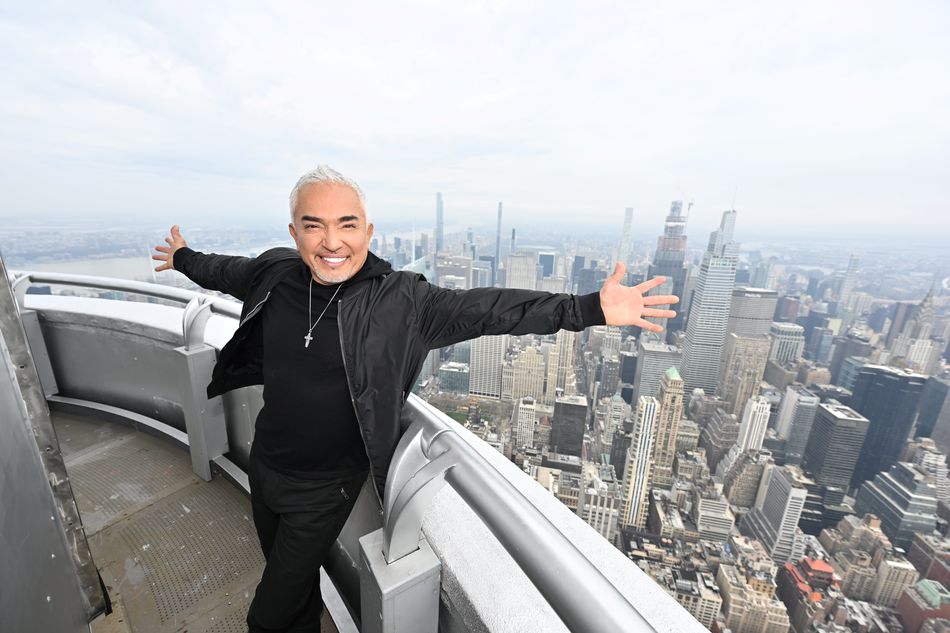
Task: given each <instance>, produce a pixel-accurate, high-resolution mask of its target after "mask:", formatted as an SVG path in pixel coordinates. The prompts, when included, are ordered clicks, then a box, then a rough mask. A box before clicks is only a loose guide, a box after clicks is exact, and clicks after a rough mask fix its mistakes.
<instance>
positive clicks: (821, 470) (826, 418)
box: [802, 400, 870, 490]
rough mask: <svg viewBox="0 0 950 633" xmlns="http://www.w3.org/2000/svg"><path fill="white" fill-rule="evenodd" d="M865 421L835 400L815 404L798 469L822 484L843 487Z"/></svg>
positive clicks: (862, 437)
mask: <svg viewBox="0 0 950 633" xmlns="http://www.w3.org/2000/svg"><path fill="white" fill-rule="evenodd" d="M869 424H870V423H869V422H868V419H867V418H865V417H864V416H863V415H861V414H860V413H858V412H857V411H855V410H853V409H851V408H850V407H846V406H844V405H843V404H841V403H839V402H837V401H835V400H830V401H828V402H825V403H822V404H819V405H818V410H817V412H816V414H815V420H814V422H813V423H812V427H811V435H810V436H809V438H808V443H807V444H806V446H805V452H804V454H803V455H802V470H804V471H806V472H808V473H810V474H811V475H812V476H813V477H814V478H815V481H816V482H817V483H819V484H821V485H823V486H833V487H836V488H841V489H843V490H847V489H848V486H849V484H850V482H851V478H852V474H853V473H854V470H855V465H856V464H857V462H858V456H859V455H860V454H861V446H862V445H863V444H864V443H865V435H866V434H867V430H868V425H869Z"/></svg>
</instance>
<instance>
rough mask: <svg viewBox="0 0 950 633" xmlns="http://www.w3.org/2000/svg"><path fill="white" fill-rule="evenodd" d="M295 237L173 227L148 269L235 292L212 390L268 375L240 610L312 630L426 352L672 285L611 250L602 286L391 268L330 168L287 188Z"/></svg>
mask: <svg viewBox="0 0 950 633" xmlns="http://www.w3.org/2000/svg"><path fill="white" fill-rule="evenodd" d="M290 210H291V223H290V226H289V228H290V235H291V237H293V239H294V242H295V244H296V246H297V248H296V250H293V249H289V248H277V249H272V250H269V251H267V252H265V253H263V254H261V255H260V256H259V257H256V258H246V257H231V256H223V255H213V254H202V253H198V252H196V251H193V250H192V249H190V248H188V246H187V243H186V241H185V239H184V238H183V237H182V235H181V233H180V232H179V229H178V226H177V225H176V226H173V227H172V229H171V234H170V235H169V236H168V237H166V238H165V242H166V243H167V246H157V247H156V250H157V251H158V254H156V255H154V256H153V259H156V260H158V261H160V262H162V264H161V265H159V266H158V267H156V269H155V270H157V271H161V270H169V269H173V270H178V271H180V272H182V273H183V274H185V275H186V276H187V277H189V278H190V279H191V280H192V281H194V282H196V283H197V284H199V285H201V286H203V287H205V288H209V289H214V290H220V291H223V292H226V293H228V294H231V295H233V296H235V297H237V298H238V299H241V300H242V301H244V308H243V310H242V313H241V321H240V324H239V326H238V329H237V331H236V332H235V333H234V336H233V337H232V339H231V340H230V341H229V342H228V344H227V345H226V346H225V347H224V349H222V350H221V353H220V355H219V357H218V362H217V364H216V365H215V368H214V372H213V376H212V380H211V384H210V385H209V386H208V395H209V397H212V396H216V395H220V394H222V393H224V392H225V391H228V390H230V389H235V388H238V387H243V386H247V385H251V384H263V385H264V391H263V398H264V406H263V408H262V409H261V412H260V414H259V415H258V418H257V421H256V423H255V435H254V443H253V445H252V448H251V457H250V464H249V467H248V471H249V472H248V476H249V479H250V483H251V505H252V509H253V515H254V523H255V526H256V528H257V532H258V537H259V538H260V541H261V548H262V550H263V552H264V557H265V558H266V561H267V563H266V565H265V567H264V573H263V577H262V578H261V582H260V584H259V585H258V587H257V591H256V593H255V596H254V600H253V601H252V603H251V607H250V610H249V612H248V616H247V623H248V627H249V629H250V631H252V632H275V631H301V632H302V631H318V630H319V619H320V613H321V611H322V606H323V605H322V600H321V597H320V587H319V568H320V565H321V564H322V563H323V561H324V559H325V557H326V554H327V552H328V550H329V548H330V545H331V544H332V543H333V542H334V540H335V539H336V537H337V535H338V534H339V532H340V530H341V529H342V527H343V524H344V522H345V520H346V517H347V515H348V514H349V512H350V510H351V509H352V507H353V504H354V502H355V500H356V496H357V494H358V493H359V490H360V487H361V485H362V483H363V481H364V480H365V479H366V476H367V474H369V475H370V476H371V477H372V478H373V483H374V484H375V485H374V489H375V490H376V492H377V500H378V501H379V503H380V507H382V501H381V499H382V495H383V491H384V489H385V483H386V474H387V471H388V468H389V462H390V460H391V458H392V454H393V451H394V450H395V447H396V443H397V442H398V440H399V436H400V433H401V429H400V424H399V418H400V412H401V410H402V406H403V404H404V403H405V401H406V398H407V396H408V394H409V392H410V389H411V388H412V385H413V382H414V381H415V378H416V376H417V375H418V373H419V371H420V369H421V367H422V363H423V361H424V359H425V357H426V355H427V353H428V352H429V350H432V349H436V348H439V347H444V346H446V345H451V344H453V343H457V342H459V341H463V340H467V339H471V338H475V337H478V336H481V335H485V334H503V333H512V334H527V333H538V334H544V333H554V332H557V331H558V330H560V329H570V330H574V331H577V330H580V329H583V328H585V327H588V326H590V325H598V324H605V323H606V324H608V325H636V326H639V327H642V328H644V329H647V330H651V331H655V332H659V331H661V330H662V328H660V327H659V326H657V325H655V324H653V323H650V322H648V321H645V320H644V317H661V318H672V317H673V316H675V313H674V312H673V311H672V310H666V309H659V308H655V307H652V306H659V305H665V304H670V303H675V302H676V301H677V298H676V297H674V296H655V297H644V296H643V293H646V292H647V291H648V290H650V289H652V288H655V287H657V286H659V285H660V284H662V283H663V281H664V279H663V278H656V279H652V280H650V281H647V282H644V283H642V284H640V285H639V286H636V287H633V288H628V287H624V286H621V285H620V279H621V278H622V277H623V273H624V269H623V265H622V264H617V267H616V269H615V271H614V274H613V276H611V277H610V279H608V280H607V282H606V283H605V284H604V286H603V288H602V289H601V290H600V292H599V293H595V294H591V295H586V296H583V297H578V296H572V295H567V294H549V293H545V292H535V291H528V290H500V289H494V288H477V289H474V290H466V291H459V290H447V289H444V288H440V287H438V286H434V285H432V284H429V283H428V282H426V280H425V278H423V277H422V276H421V275H418V274H414V273H408V272H394V271H393V270H392V268H391V267H390V266H389V264H387V263H386V262H384V261H382V260H380V259H379V258H378V257H376V256H375V255H374V254H372V253H370V252H369V243H370V239H371V238H372V235H373V225H372V224H371V223H369V221H368V218H367V214H366V205H365V200H364V196H363V193H362V191H361V190H360V188H359V186H358V185H357V184H356V183H355V182H353V181H351V180H349V179H347V178H346V177H344V176H343V175H341V174H340V173H338V172H336V171H334V170H332V169H330V168H328V167H325V166H324V167H320V168H318V169H316V170H314V171H312V172H309V173H307V174H305V175H304V176H302V177H301V178H300V180H299V181H298V182H297V184H296V186H295V187H294V189H293V191H292V192H291V196H290Z"/></svg>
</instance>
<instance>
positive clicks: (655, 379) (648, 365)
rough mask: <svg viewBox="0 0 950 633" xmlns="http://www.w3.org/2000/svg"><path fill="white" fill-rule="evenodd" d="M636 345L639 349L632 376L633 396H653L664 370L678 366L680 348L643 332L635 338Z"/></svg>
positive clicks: (655, 393)
mask: <svg viewBox="0 0 950 633" xmlns="http://www.w3.org/2000/svg"><path fill="white" fill-rule="evenodd" d="M637 346H638V348H639V349H638V354H637V368H636V373H635V374H634V378H633V387H634V390H633V393H634V397H636V398H639V397H640V396H655V395H657V389H659V387H660V379H661V378H662V377H663V374H665V373H666V370H667V369H669V368H670V367H676V368H679V366H680V362H681V361H680V349H679V348H678V347H676V346H675V345H667V344H666V343H661V342H660V341H657V340H656V339H654V338H651V337H650V336H648V335H644V334H641V335H640V338H639V339H637Z"/></svg>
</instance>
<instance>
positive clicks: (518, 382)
mask: <svg viewBox="0 0 950 633" xmlns="http://www.w3.org/2000/svg"><path fill="white" fill-rule="evenodd" d="M511 365H512V386H511V397H512V399H514V400H518V399H520V398H523V397H525V396H530V397H531V398H532V399H533V400H538V401H540V400H542V399H543V397H544V355H543V354H542V353H541V350H540V349H539V348H537V347H533V346H532V347H526V348H524V349H523V350H521V351H520V352H519V353H518V355H517V356H516V357H515V358H513V359H512V361H511Z"/></svg>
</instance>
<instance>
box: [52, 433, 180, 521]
mask: <svg viewBox="0 0 950 633" xmlns="http://www.w3.org/2000/svg"><path fill="white" fill-rule="evenodd" d="M67 469H68V471H69V476H70V479H71V480H72V481H73V482H74V490H75V494H76V503H77V504H78V505H79V510H80V512H81V513H82V520H83V526H84V527H85V528H86V534H87V535H92V534H95V533H96V532H98V531H99V530H101V529H102V528H104V527H106V526H108V525H111V524H113V523H115V522H116V521H118V520H120V519H122V518H124V517H126V516H129V515H131V514H132V513H134V512H135V511H137V510H139V509H141V508H144V507H146V506H148V505H151V504H152V503H154V502H155V501H156V500H158V499H159V498H161V497H163V496H166V495H168V494H169V493H171V492H174V491H175V490H177V489H179V488H181V487H183V486H186V485H188V484H190V483H193V482H196V481H198V478H197V477H196V476H195V475H193V474H192V472H191V462H190V461H189V460H188V456H187V455H186V454H185V453H183V452H182V451H178V450H175V449H174V448H173V447H170V446H165V445H164V442H162V441H160V440H157V439H155V438H152V437H148V436H146V435H143V434H139V433H132V434H129V435H124V436H120V437H118V438H117V439H115V440H112V441H110V442H107V443H106V444H104V445H102V446H100V447H97V448H95V449H92V450H87V451H83V453H82V454H80V455H77V456H76V457H75V458H74V459H72V460H70V461H68V462H67Z"/></svg>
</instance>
